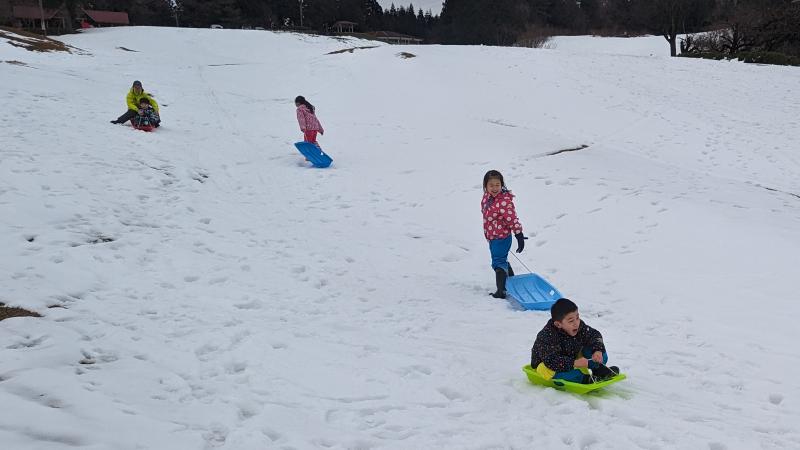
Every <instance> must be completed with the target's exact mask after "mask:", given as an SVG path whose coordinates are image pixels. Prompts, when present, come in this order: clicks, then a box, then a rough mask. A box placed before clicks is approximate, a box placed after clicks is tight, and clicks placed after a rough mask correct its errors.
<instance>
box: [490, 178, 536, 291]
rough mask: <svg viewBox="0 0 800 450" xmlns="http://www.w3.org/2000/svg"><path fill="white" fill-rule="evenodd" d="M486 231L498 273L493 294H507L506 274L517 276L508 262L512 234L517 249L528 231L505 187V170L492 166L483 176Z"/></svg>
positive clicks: (520, 250) (519, 248) (512, 196)
mask: <svg viewBox="0 0 800 450" xmlns="http://www.w3.org/2000/svg"><path fill="white" fill-rule="evenodd" d="M481 211H482V212H483V234H484V236H485V237H486V240H487V241H489V253H491V255H492V269H494V273H495V281H496V282H497V291H496V292H495V293H493V294H492V297H494V298H506V278H507V277H513V276H514V270H513V269H511V265H509V264H508V252H509V251H511V244H512V239H511V236H512V235H513V236H514V237H515V238H517V253H521V252H522V250H523V249H524V248H525V239H528V238H526V237H525V235H523V234H522V224H520V223H519V219H518V218H517V212H516V210H515V209H514V195H513V194H511V191H509V190H508V189H507V188H506V183H505V181H504V180H503V174H501V173H500V172H498V171H496V170H490V171H488V172H486V175H484V176H483V199H481Z"/></svg>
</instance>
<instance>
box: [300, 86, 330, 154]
mask: <svg viewBox="0 0 800 450" xmlns="http://www.w3.org/2000/svg"><path fill="white" fill-rule="evenodd" d="M294 106H296V107H297V123H298V124H300V131H302V132H303V140H304V141H306V142H310V143H312V144H314V145H316V146H319V144H318V143H317V133H319V134H325V130H323V129H322V124H320V123H319V119H317V116H316V114H314V105H312V104H311V103H308V100H306V99H305V97H303V96H302V95H298V96H297V98H295V99H294Z"/></svg>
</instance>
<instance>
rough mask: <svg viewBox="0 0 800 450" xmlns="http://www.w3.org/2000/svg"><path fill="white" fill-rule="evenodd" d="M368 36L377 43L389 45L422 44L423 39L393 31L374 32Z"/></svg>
mask: <svg viewBox="0 0 800 450" xmlns="http://www.w3.org/2000/svg"><path fill="white" fill-rule="evenodd" d="M368 36H369V37H371V38H372V39H375V40H377V41H383V42H388V43H389V44H405V45H409V44H422V42H423V39H420V38H418V37H414V36H409V35H407V34H402V33H395V32H394V31H374V32H372V33H368Z"/></svg>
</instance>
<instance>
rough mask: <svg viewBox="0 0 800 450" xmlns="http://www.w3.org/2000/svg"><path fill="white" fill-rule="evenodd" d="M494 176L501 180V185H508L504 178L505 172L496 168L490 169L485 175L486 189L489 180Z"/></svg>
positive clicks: (484, 183)
mask: <svg viewBox="0 0 800 450" xmlns="http://www.w3.org/2000/svg"><path fill="white" fill-rule="evenodd" d="M493 178H494V179H497V180H500V186H502V187H506V182H505V181H504V180H503V174H502V173H500V172H498V171H496V170H490V171H488V172H486V175H484V176H483V190H484V191H485V190H486V185H487V184H489V180H491V179H493Z"/></svg>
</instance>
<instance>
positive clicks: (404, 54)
mask: <svg viewBox="0 0 800 450" xmlns="http://www.w3.org/2000/svg"><path fill="white" fill-rule="evenodd" d="M397 56H399V57H401V58H403V59H408V58H416V57H417V55H415V54H413V53H408V52H400V53H398V54H397Z"/></svg>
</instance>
